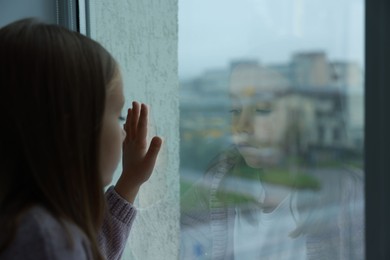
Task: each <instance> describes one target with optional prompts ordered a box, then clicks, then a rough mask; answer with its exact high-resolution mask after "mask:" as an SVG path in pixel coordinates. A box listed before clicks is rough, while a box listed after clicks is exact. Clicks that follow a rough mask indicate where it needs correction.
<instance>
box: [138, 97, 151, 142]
mask: <svg viewBox="0 0 390 260" xmlns="http://www.w3.org/2000/svg"><path fill="white" fill-rule="evenodd" d="M147 134H148V107H147V106H146V105H145V104H141V111H140V116H139V120H138V128H137V139H138V140H140V141H143V140H145V139H146V136H147Z"/></svg>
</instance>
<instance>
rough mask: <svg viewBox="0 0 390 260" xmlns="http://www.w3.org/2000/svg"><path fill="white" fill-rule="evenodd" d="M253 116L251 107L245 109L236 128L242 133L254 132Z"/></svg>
mask: <svg viewBox="0 0 390 260" xmlns="http://www.w3.org/2000/svg"><path fill="white" fill-rule="evenodd" d="M253 119H254V118H253V116H252V115H251V112H250V111H249V109H244V110H243V111H242V113H241V115H240V116H239V118H238V121H237V124H236V129H237V131H238V132H240V133H246V134H252V133H253Z"/></svg>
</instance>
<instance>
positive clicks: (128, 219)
mask: <svg viewBox="0 0 390 260" xmlns="http://www.w3.org/2000/svg"><path fill="white" fill-rule="evenodd" d="M106 199H107V204H108V211H107V213H106V215H105V218H104V221H103V226H102V229H101V231H100V234H99V237H98V241H99V245H100V250H101V252H102V254H103V256H105V258H106V259H108V260H114V259H120V258H121V256H122V254H123V250H124V248H125V246H126V242H127V239H128V237H129V234H130V230H131V227H132V224H133V222H134V219H135V216H136V209H135V208H134V206H133V205H132V204H131V203H129V202H128V201H126V200H125V199H123V198H122V197H121V196H120V195H119V194H118V193H117V192H116V191H115V190H114V186H111V187H110V188H109V189H108V190H107V192H106Z"/></svg>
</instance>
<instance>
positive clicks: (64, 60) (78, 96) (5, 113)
mask: <svg viewBox="0 0 390 260" xmlns="http://www.w3.org/2000/svg"><path fill="white" fill-rule="evenodd" d="M116 66H117V65H116V62H115V61H114V59H113V58H112V56H111V55H110V54H109V53H108V52H107V51H106V50H105V49H104V48H103V47H102V46H101V45H100V44H98V43H97V42H95V41H93V40H91V39H89V38H87V37H85V36H83V35H81V34H79V33H77V32H72V31H69V30H67V29H65V28H61V27H59V26H57V25H49V24H44V23H41V22H39V21H36V20H34V19H24V20H20V21H17V22H14V23H12V24H9V25H8V26H6V27H3V28H1V29H0V92H1V95H0V113H1V118H2V125H1V135H0V165H1V166H2V169H1V172H0V233H2V234H10V236H9V237H7V238H6V239H3V240H2V241H0V251H1V250H4V249H5V248H6V246H7V245H8V244H9V243H11V242H12V237H13V236H14V235H15V232H16V229H17V225H18V220H19V219H20V218H21V216H22V214H23V212H24V211H26V210H28V208H29V207H31V206H33V205H41V206H43V207H45V208H46V209H48V210H49V211H50V212H51V214H53V215H54V216H55V217H56V218H58V219H60V220H61V221H63V220H66V221H71V222H72V223H75V224H76V225H77V226H78V227H79V228H80V229H81V230H83V231H84V233H85V234H86V235H87V237H88V238H89V240H90V242H91V249H92V253H93V256H94V259H102V256H101V254H100V252H99V247H98V242H97V234H98V230H99V229H100V228H101V225H102V220H103V215H104V214H105V199H104V193H103V184H102V180H101V175H100V172H99V168H98V165H99V164H98V161H99V147H100V141H99V140H100V132H101V127H102V117H103V112H104V106H105V96H106V87H107V86H108V85H109V83H110V81H111V80H112V79H113V77H114V74H115V71H116Z"/></svg>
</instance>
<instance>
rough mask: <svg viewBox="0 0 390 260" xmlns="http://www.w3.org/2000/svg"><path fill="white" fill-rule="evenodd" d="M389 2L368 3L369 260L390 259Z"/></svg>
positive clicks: (366, 42) (367, 177)
mask: <svg viewBox="0 0 390 260" xmlns="http://www.w3.org/2000/svg"><path fill="white" fill-rule="evenodd" d="M389 10H390V2H389V1H387V0H367V1H365V19H366V21H365V67H366V69H365V71H366V74H365V215H366V220H365V230H366V234H365V239H366V259H383V260H385V259H390V247H389V246H388V245H389V243H390V238H389V229H390V223H389V219H390V202H389V201H388V199H389V198H390V189H388V187H387V185H388V184H389V183H390V175H389V172H388V170H389V169H390V167H389V165H388V156H389V154H390V138H389V137H388V136H387V135H388V134H389V133H390V116H389V114H388V113H387V112H390V103H389V102H386V98H389V97H390V89H389V87H388V86H390V47H389V46H390V30H389V29H390V27H389V26H386V25H389V24H390V16H389Z"/></svg>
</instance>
